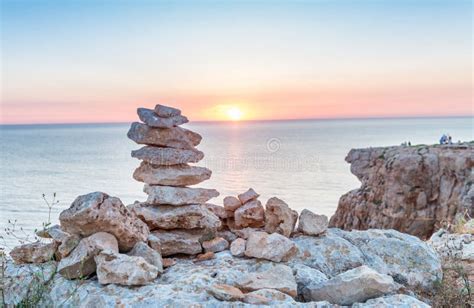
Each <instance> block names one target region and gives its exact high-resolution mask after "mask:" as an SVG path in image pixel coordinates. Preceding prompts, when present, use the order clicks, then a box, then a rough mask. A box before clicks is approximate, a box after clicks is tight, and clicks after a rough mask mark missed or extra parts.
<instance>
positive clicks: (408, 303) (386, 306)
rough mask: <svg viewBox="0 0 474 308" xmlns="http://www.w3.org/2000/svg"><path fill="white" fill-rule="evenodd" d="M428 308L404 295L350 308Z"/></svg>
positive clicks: (428, 306) (358, 304)
mask: <svg viewBox="0 0 474 308" xmlns="http://www.w3.org/2000/svg"><path fill="white" fill-rule="evenodd" d="M400 307H407V308H408V307H410V308H430V307H431V306H430V305H428V304H426V303H423V302H422V301H420V300H418V299H416V298H414V297H412V296H409V295H405V294H396V295H389V296H383V297H379V298H374V299H369V300H368V301H366V302H365V303H356V304H354V305H352V308H400Z"/></svg>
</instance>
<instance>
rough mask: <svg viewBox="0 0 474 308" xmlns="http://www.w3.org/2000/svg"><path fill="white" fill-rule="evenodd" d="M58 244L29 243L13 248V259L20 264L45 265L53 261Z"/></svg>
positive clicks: (11, 253) (11, 254)
mask: <svg viewBox="0 0 474 308" xmlns="http://www.w3.org/2000/svg"><path fill="white" fill-rule="evenodd" d="M57 246H58V245H57V243H54V242H53V243H42V242H35V243H28V244H23V245H20V246H17V247H15V248H13V250H12V251H11V252H10V256H11V257H12V259H13V260H14V261H15V262H16V263H18V264H22V263H44V262H48V261H51V260H53V258H54V253H55V252H56V247H57Z"/></svg>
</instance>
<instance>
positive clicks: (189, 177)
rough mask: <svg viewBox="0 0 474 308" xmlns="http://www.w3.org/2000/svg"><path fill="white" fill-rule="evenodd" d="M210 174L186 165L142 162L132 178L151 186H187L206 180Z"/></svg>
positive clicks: (202, 168) (209, 171) (207, 170)
mask: <svg viewBox="0 0 474 308" xmlns="http://www.w3.org/2000/svg"><path fill="white" fill-rule="evenodd" d="M211 173H212V172H211V170H209V169H207V168H204V167H196V166H189V165H186V164H182V165H174V166H163V165H151V164H149V163H146V162H142V163H141V164H140V167H138V168H137V169H136V170H135V172H134V173H133V178H134V179H135V180H137V181H140V182H144V183H147V184H152V185H165V186H188V185H195V184H199V183H201V182H204V181H205V180H208V179H209V178H210V177H211Z"/></svg>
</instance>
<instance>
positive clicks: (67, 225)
mask: <svg viewBox="0 0 474 308" xmlns="http://www.w3.org/2000/svg"><path fill="white" fill-rule="evenodd" d="M137 113H138V116H139V118H140V120H141V121H142V122H143V123H139V122H135V123H132V125H131V128H130V130H129V132H128V137H129V138H130V139H131V140H133V141H135V142H136V143H137V144H141V145H144V146H143V147H142V148H141V149H138V150H135V151H132V157H134V158H137V159H140V160H141V161H142V162H141V164H140V166H139V167H138V168H137V169H136V170H135V172H134V173H133V177H134V179H136V180H137V181H140V182H144V183H145V186H144V192H145V193H146V194H147V195H148V198H147V200H146V201H145V202H138V201H136V202H135V203H134V204H131V205H129V206H125V205H124V204H123V203H122V202H121V201H120V199H118V198H116V197H112V196H109V195H107V194H105V193H102V192H93V193H89V194H86V195H82V196H79V197H77V198H76V199H75V200H74V201H73V203H72V204H71V206H70V207H69V208H68V209H66V210H64V211H63V212H62V213H61V214H60V216H59V221H60V225H55V226H52V227H48V228H45V229H44V230H41V231H39V232H37V236H38V237H40V238H43V240H41V241H40V240H38V241H35V242H32V243H27V244H23V245H21V246H18V247H16V248H14V249H13V250H12V251H11V253H10V255H11V257H12V258H13V260H14V261H15V263H17V264H24V263H45V262H50V261H52V262H57V270H58V272H59V273H60V274H61V275H62V276H64V277H65V278H67V279H78V278H87V277H90V276H92V275H94V274H96V275H97V278H98V281H99V283H101V284H119V285H125V286H136V285H146V284H149V283H151V282H152V281H153V280H155V279H156V278H157V277H158V276H159V275H160V274H161V273H162V272H163V268H166V267H169V266H172V265H173V264H175V263H176V262H178V259H177V258H178V257H179V258H181V257H186V255H188V256H192V258H194V260H195V261H196V262H200V261H204V260H209V259H213V258H214V257H215V255H214V254H215V253H217V252H220V251H223V250H226V249H229V248H230V253H231V254H232V255H233V256H234V257H248V258H258V259H266V260H270V261H273V262H286V261H290V259H292V258H293V257H295V256H296V255H297V252H298V248H297V246H296V244H295V242H294V241H292V240H290V239H289V238H290V237H292V236H294V235H298V234H306V235H312V236H319V235H320V234H323V233H325V231H326V228H327V225H328V219H327V217H326V216H324V215H316V214H314V213H312V212H310V211H309V210H303V211H302V212H301V215H300V216H299V223H298V227H297V228H295V227H296V222H297V220H298V213H297V212H296V211H294V210H292V209H290V208H289V206H288V204H286V203H285V202H284V201H283V200H281V199H279V198H276V197H273V198H270V199H269V200H268V201H267V203H266V205H265V207H264V206H263V205H262V203H261V202H260V201H259V200H258V198H259V196H260V195H259V194H258V193H256V192H255V191H254V190H253V189H252V188H250V189H249V190H248V191H246V192H244V193H242V194H240V195H238V196H237V197H235V196H227V197H225V198H224V202H223V206H220V205H215V204H211V203H208V201H209V200H210V199H212V198H214V197H217V196H218V195H219V193H218V192H217V191H216V190H215V189H204V188H195V187H189V186H192V185H196V184H199V183H201V182H203V181H205V180H207V179H209V178H210V176H211V170H209V169H207V168H203V167H198V166H193V165H190V164H192V163H197V162H199V161H200V160H202V159H203V158H204V154H203V153H202V152H201V151H199V150H197V149H196V146H197V145H199V143H200V142H201V139H202V138H201V136H200V135H199V134H197V133H195V132H192V131H190V130H187V129H185V128H182V127H180V125H182V124H184V123H187V122H188V119H187V118H186V117H185V116H183V115H181V111H180V110H178V109H176V108H172V107H167V106H163V105H156V107H155V108H154V110H151V109H146V108H139V109H138V112H137ZM162 257H175V258H173V259H172V258H165V259H163V258H162ZM281 266H283V267H285V268H286V270H288V268H287V266H284V265H281ZM289 272H290V273H291V270H290V271H289ZM291 276H292V275H291ZM246 277H247V276H245V277H243V279H244V278H245V279H246ZM247 278H248V277H247ZM249 279H250V278H249ZM252 279H253V278H252ZM252 279H250V280H249V283H250V282H251V281H253V280H252ZM291 285H292V286H293V285H294V287H295V288H296V284H295V283H292V284H291ZM221 287H222V288H224V289H226V288H227V287H231V286H225V285H223V286H221ZM241 288H243V289H249V288H250V286H248V285H246V284H245V283H243V284H242V286H241ZM218 289H219V288H217V289H216V290H218ZM219 290H220V289H219ZM216 292H217V291H216ZM219 292H222V290H220V291H219ZM214 293H215V292H214ZM285 293H287V294H289V295H291V296H293V297H294V296H295V294H296V289H293V287H291V291H288V292H285ZM217 297H219V296H217Z"/></svg>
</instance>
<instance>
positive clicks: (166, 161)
mask: <svg viewBox="0 0 474 308" xmlns="http://www.w3.org/2000/svg"><path fill="white" fill-rule="evenodd" d="M132 157H134V158H137V159H140V160H143V161H144V162H147V163H149V164H152V165H155V166H174V165H182V164H187V163H197V162H198V161H200V160H201V159H203V158H204V153H203V152H201V151H198V150H196V149H188V150H181V149H173V148H159V147H154V146H145V147H143V148H141V149H138V150H135V151H132Z"/></svg>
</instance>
